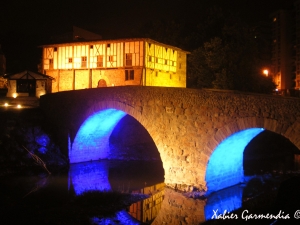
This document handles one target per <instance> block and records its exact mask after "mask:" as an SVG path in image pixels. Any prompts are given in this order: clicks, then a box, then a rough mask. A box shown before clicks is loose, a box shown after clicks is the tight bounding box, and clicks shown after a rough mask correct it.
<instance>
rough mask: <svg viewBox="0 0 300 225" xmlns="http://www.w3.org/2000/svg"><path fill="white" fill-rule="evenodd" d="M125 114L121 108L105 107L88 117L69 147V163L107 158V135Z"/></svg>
mask: <svg viewBox="0 0 300 225" xmlns="http://www.w3.org/2000/svg"><path fill="white" fill-rule="evenodd" d="M125 115H126V113H125V112H123V111H121V110H117V109H105V110H102V111H99V112H97V113H95V114H93V115H91V116H90V117H88V118H87V119H86V120H85V122H84V123H83V124H82V125H81V127H80V128H79V130H78V132H77V134H76V136H75V139H74V142H73V144H72V147H71V149H69V159H70V163H77V162H85V161H90V160H99V159H105V158H108V157H109V152H110V148H109V137H110V135H111V132H112V131H113V129H114V127H115V126H116V124H117V123H118V122H119V121H120V120H121V119H122V118H123V117H124V116H125Z"/></svg>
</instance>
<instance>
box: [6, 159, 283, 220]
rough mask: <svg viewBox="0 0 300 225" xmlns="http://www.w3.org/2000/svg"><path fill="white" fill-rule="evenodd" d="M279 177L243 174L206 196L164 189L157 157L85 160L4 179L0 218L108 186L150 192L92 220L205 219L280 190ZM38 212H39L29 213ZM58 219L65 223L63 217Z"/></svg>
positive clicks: (49, 206)
mask: <svg viewBox="0 0 300 225" xmlns="http://www.w3.org/2000/svg"><path fill="white" fill-rule="evenodd" d="M276 176H277V178H278V179H276ZM279 177H280V174H279V173H278V174H277V175H276V174H275V175H274V174H273V175H271V174H264V175H262V176H252V177H245V181H247V182H245V183H244V184H241V185H235V186H233V187H230V188H227V189H224V190H221V191H219V192H215V193H212V194H211V195H210V196H206V197H204V196H202V195H203V194H204V193H201V192H194V193H178V192H176V191H174V190H171V189H169V188H166V187H165V185H164V171H163V167H162V163H161V162H156V161H155V162H145V161H125V162H124V161H106V160H103V161H93V162H85V163H78V164H72V165H71V166H70V169H69V171H68V172H66V173H62V174H57V175H50V176H49V175H47V174H43V173H33V172H29V171H26V172H25V171H24V173H23V174H19V175H14V176H7V177H1V178H0V184H1V187H0V199H1V203H0V204H1V208H0V209H1V213H2V214H3V215H1V217H0V221H1V220H2V222H3V221H5V223H4V224H20V221H22V219H20V217H22V216H24V213H26V212H24V205H25V207H31V206H32V207H36V208H43V209H46V210H47V209H49V210H51V209H52V208H53V207H54V206H56V205H62V204H65V202H67V201H69V199H70V197H71V196H73V195H80V194H82V193H84V192H85V191H89V190H98V191H107V190H110V191H116V192H120V193H132V194H133V195H134V194H138V193H140V194H146V195H147V197H146V198H145V199H143V200H140V201H137V202H135V203H133V204H131V205H130V206H128V207H126V208H124V209H123V210H120V211H118V212H115V213H114V214H113V215H110V216H108V217H101V218H99V217H91V218H90V224H99V225H100V224H153V225H156V224H157V225H158V224H201V223H204V222H205V221H208V220H210V219H211V218H214V217H215V216H216V212H218V214H222V213H224V212H231V211H233V210H236V209H239V208H241V207H242V206H243V202H244V201H245V200H247V199H250V198H253V197H255V196H257V195H259V194H261V193H262V192H266V191H270V190H272V189H274V188H275V189H276V188H277V187H278V184H279V180H280V179H279ZM266 181H268V182H269V183H268V182H266ZM270 182H271V183H270ZM192 197H194V198H192ZM195 197H196V198H197V199H195ZM111 204H113V202H112V203H111ZM37 213H38V210H37ZM35 216H38V215H35V214H33V215H32V216H31V217H35ZM53 216H54V217H55V215H53ZM214 219H215V218H214ZM31 221H34V220H31ZM24 222H25V221H24ZM57 222H58V223H57V224H63V223H59V219H57ZM31 224H33V223H31ZM45 224H48V223H46V222H45ZM49 224H50V223H49ZM77 224H81V223H80V222H78V223H77Z"/></svg>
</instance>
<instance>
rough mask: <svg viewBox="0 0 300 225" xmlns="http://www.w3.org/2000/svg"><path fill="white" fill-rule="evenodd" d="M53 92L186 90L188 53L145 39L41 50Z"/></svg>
mask: <svg viewBox="0 0 300 225" xmlns="http://www.w3.org/2000/svg"><path fill="white" fill-rule="evenodd" d="M41 47H42V49H43V57H42V58H43V59H42V66H41V69H42V71H40V72H41V73H43V74H47V75H48V76H51V77H53V78H54V80H53V83H52V92H58V91H66V90H78V89H86V88H96V87H110V86H125V85H139V86H165V87H186V62H187V54H188V52H187V51H184V50H181V49H179V48H176V47H174V46H169V45H166V44H162V43H159V42H156V41H154V40H151V39H147V38H134V39H119V40H99V41H82V42H80V41H77V42H70V43H61V44H51V45H43V46H41Z"/></svg>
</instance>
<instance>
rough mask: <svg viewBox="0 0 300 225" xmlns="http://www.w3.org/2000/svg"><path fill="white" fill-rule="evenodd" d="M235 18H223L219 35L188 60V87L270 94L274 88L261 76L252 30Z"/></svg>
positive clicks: (269, 81) (268, 80)
mask: <svg viewBox="0 0 300 225" xmlns="http://www.w3.org/2000/svg"><path fill="white" fill-rule="evenodd" d="M234 18H235V17H227V18H224V20H223V21H224V22H223V26H222V28H221V32H220V33H219V34H218V36H214V37H211V38H210V40H209V41H206V42H204V44H203V45H202V46H200V47H199V48H197V49H195V50H193V51H192V54H191V55H190V57H189V60H188V81H189V82H188V86H189V87H194V88H217V89H229V90H240V91H250V92H260V93H270V92H272V90H274V88H275V85H274V84H273V82H272V80H271V79H270V78H266V77H264V76H262V74H261V69H262V67H261V64H260V61H259V48H258V45H257V42H256V39H255V38H254V36H255V35H254V33H253V30H252V29H251V28H250V27H248V26H247V25H246V24H244V23H243V22H242V21H241V20H239V19H238V18H235V19H234ZM216 20H218V21H219V17H218V18H216ZM219 25H220V24H219V23H218V26H219Z"/></svg>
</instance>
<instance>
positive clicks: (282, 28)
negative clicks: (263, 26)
mask: <svg viewBox="0 0 300 225" xmlns="http://www.w3.org/2000/svg"><path fill="white" fill-rule="evenodd" d="M271 18H272V42H273V44H272V66H273V71H272V74H273V80H274V83H275V84H276V85H277V87H276V88H277V89H278V90H279V91H280V92H286V91H287V90H290V89H293V88H294V84H293V68H292V64H293V57H292V45H293V44H292V23H291V21H292V20H291V19H292V16H291V11H288V10H278V11H276V12H274V13H272V14H271ZM299 75H300V74H299Z"/></svg>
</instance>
